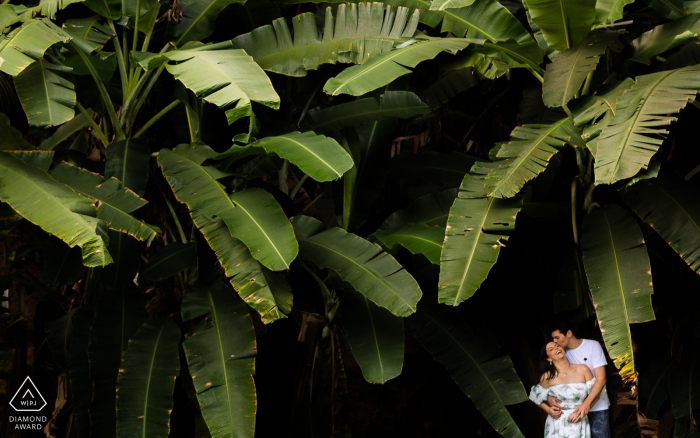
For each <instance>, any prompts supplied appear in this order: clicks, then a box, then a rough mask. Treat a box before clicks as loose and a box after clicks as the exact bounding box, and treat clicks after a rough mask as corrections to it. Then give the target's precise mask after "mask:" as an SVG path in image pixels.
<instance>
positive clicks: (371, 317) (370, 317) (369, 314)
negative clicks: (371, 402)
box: [362, 295, 384, 381]
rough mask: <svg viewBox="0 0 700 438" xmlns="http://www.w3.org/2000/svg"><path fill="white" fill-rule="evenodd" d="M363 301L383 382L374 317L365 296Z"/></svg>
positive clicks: (382, 365)
mask: <svg viewBox="0 0 700 438" xmlns="http://www.w3.org/2000/svg"><path fill="white" fill-rule="evenodd" d="M362 298H363V299H364V300H365V307H366V308H367V316H368V317H369V322H370V324H371V325H372V335H373V336H374V347H375V348H376V349H377V359H378V361H379V370H380V372H381V375H382V381H384V363H383V362H382V352H381V351H380V349H379V339H378V338H377V329H376V327H375V326H374V317H373V316H372V309H371V308H370V307H369V300H368V299H367V297H366V296H364V295H363V296H362Z"/></svg>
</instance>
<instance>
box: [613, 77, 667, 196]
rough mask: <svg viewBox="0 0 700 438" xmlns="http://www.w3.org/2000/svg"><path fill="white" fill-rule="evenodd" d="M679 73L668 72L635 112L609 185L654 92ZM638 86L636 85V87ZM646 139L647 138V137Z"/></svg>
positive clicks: (657, 82) (647, 94)
mask: <svg viewBox="0 0 700 438" xmlns="http://www.w3.org/2000/svg"><path fill="white" fill-rule="evenodd" d="M677 71H679V70H670V71H668V72H667V74H666V75H665V76H664V77H662V78H660V79H659V80H658V81H656V84H655V85H654V86H653V87H651V90H650V91H649V92H648V93H646V96H644V98H643V99H644V102H642V103H641V105H640V106H639V108H638V109H637V110H636V111H635V112H634V115H633V116H632V117H631V118H632V119H633V120H634V122H633V123H632V126H631V127H630V129H629V130H627V133H626V134H625V136H624V141H623V142H622V147H621V148H620V153H619V155H618V157H617V159H616V160H615V168H614V169H613V171H612V173H611V175H610V178H609V179H608V184H612V180H613V179H614V178H615V175H616V174H617V169H619V168H620V163H621V162H622V156H623V155H624V153H625V151H626V150H627V146H629V141H630V137H631V136H632V134H634V133H635V131H636V128H637V123H638V122H639V117H640V116H641V115H642V113H644V108H645V107H646V105H647V103H649V100H650V99H649V98H650V97H651V95H652V94H654V91H656V89H657V88H659V87H660V86H661V84H662V83H663V82H664V81H665V80H666V79H667V78H668V77H669V76H671V75H672V74H674V73H675V72H677ZM637 84H638V83H637ZM637 84H635V86H636V85H637ZM644 87H648V85H644V86H642V87H640V88H641V89H642V90H643V88H644ZM631 90H634V87H632V88H631V89H630V91H631ZM630 94H631V93H630ZM608 126H609V125H608ZM601 136H602V133H601ZM644 137H646V135H645V136H644Z"/></svg>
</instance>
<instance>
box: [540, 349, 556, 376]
mask: <svg viewBox="0 0 700 438" xmlns="http://www.w3.org/2000/svg"><path fill="white" fill-rule="evenodd" d="M557 374H559V372H558V371H557V367H556V366H554V363H552V362H550V361H549V356H547V343H545V344H544V345H543V346H542V349H541V350H540V376H542V377H544V379H545V380H552V379H553V378H555V377H556V376H557Z"/></svg>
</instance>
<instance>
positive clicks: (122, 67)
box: [86, 20, 129, 103]
mask: <svg viewBox="0 0 700 438" xmlns="http://www.w3.org/2000/svg"><path fill="white" fill-rule="evenodd" d="M107 24H109V27H110V29H112V32H114V38H113V41H114V49H115V51H116V52H117V64H119V76H120V79H121V82H122V93H123V94H124V98H123V101H124V102H125V101H126V98H127V97H128V95H129V82H128V78H129V77H128V76H127V74H126V61H125V60H124V52H122V47H121V44H119V38H118V37H117V29H116V28H115V27H114V22H113V21H112V20H107ZM124 35H126V34H124ZM125 41H126V40H125ZM125 49H126V47H125ZM86 62H87V61H86ZM122 103H123V102H122Z"/></svg>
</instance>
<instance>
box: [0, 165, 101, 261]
mask: <svg viewBox="0 0 700 438" xmlns="http://www.w3.org/2000/svg"><path fill="white" fill-rule="evenodd" d="M0 201H3V202H7V203H8V204H9V205H10V206H11V207H12V208H13V209H14V210H15V211H16V212H17V213H18V214H20V215H21V216H23V217H25V218H26V219H27V220H29V221H30V222H32V223H34V224H36V225H38V226H40V227H41V228H42V229H44V230H45V231H47V232H49V233H51V234H53V235H54V236H56V237H58V238H59V239H61V240H63V241H64V242H66V243H67V244H68V245H70V246H71V247H74V246H76V245H77V246H79V247H80V248H82V250H83V251H82V252H83V264H85V266H105V265H107V264H109V263H111V262H112V257H111V256H110V255H109V252H107V245H106V244H105V241H104V240H103V239H105V238H106V233H107V225H106V223H105V222H104V221H103V220H100V219H97V218H95V216H96V215H97V209H96V208H95V206H94V205H92V202H91V201H90V200H89V199H87V198H84V197H82V196H80V195H78V194H77V193H75V192H74V191H73V190H71V189H70V188H69V187H67V186H65V185H64V184H61V183H59V182H57V181H56V180H54V179H53V178H51V177H50V176H49V175H48V174H47V173H46V172H44V171H43V170H41V169H39V168H38V167H34V166H30V165H28V164H25V163H24V162H23V161H22V160H20V159H19V158H16V157H14V156H12V155H10V154H8V153H6V152H0Z"/></svg>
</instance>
